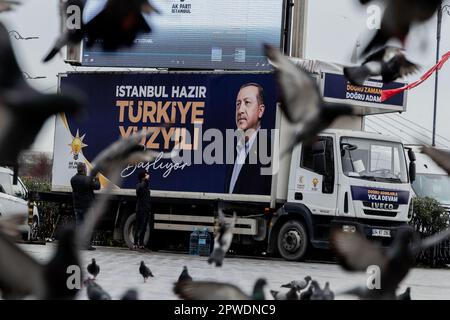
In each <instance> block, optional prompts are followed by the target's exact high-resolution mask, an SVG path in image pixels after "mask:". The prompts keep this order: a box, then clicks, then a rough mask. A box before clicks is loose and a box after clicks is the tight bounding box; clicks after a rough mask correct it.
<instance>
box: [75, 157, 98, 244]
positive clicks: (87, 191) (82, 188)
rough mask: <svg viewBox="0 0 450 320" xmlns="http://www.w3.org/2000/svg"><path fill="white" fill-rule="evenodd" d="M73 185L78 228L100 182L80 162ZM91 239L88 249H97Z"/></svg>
mask: <svg viewBox="0 0 450 320" xmlns="http://www.w3.org/2000/svg"><path fill="white" fill-rule="evenodd" d="M70 184H71V185H72V197H73V209H74V211H75V219H76V225H77V228H78V227H79V226H80V225H81V223H82V222H83V220H84V216H85V214H86V212H87V210H88V209H89V207H90V205H91V204H92V201H93V200H94V190H100V182H99V180H98V179H97V178H91V177H89V176H87V169H86V165H85V164H84V163H81V162H80V163H78V165H77V174H76V175H74V176H73V177H72V179H71V180H70ZM90 242H91V241H90V240H89V243H87V244H86V246H87V247H86V249H88V250H95V248H94V247H93V246H92V245H91V243H90Z"/></svg>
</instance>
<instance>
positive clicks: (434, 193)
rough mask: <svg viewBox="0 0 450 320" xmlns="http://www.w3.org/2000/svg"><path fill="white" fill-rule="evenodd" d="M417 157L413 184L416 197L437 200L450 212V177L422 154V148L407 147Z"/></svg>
mask: <svg viewBox="0 0 450 320" xmlns="http://www.w3.org/2000/svg"><path fill="white" fill-rule="evenodd" d="M406 148H411V149H412V150H413V151H414V153H415V155H416V180H415V181H414V182H413V184H412V188H413V191H414V195H416V196H418V197H430V198H434V199H436V200H437V201H438V202H439V203H440V204H441V206H442V207H444V208H445V209H446V211H447V212H450V177H449V176H448V175H447V173H446V172H445V171H444V170H442V169H441V168H440V167H439V166H438V165H437V164H436V163H435V162H434V161H433V160H432V159H431V158H430V157H429V156H427V155H426V154H424V153H422V152H421V147H420V146H416V145H407V146H406Z"/></svg>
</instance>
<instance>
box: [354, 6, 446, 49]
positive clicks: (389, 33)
mask: <svg viewBox="0 0 450 320" xmlns="http://www.w3.org/2000/svg"><path fill="white" fill-rule="evenodd" d="M369 2H372V0H360V3H361V4H363V5H364V4H367V3H369ZM441 3H442V0H388V1H387V7H386V10H385V11H384V15H383V18H382V21H381V28H380V29H379V30H377V32H376V34H375V36H374V37H373V38H372V40H371V41H370V42H369V44H368V45H367V47H366V48H365V50H364V52H363V54H367V53H369V52H371V51H372V50H374V49H377V48H379V47H382V46H384V45H385V44H386V43H387V42H388V41H389V40H390V39H391V38H396V39H399V40H400V41H401V42H402V43H403V44H404V43H405V41H406V37H407V36H408V33H409V31H410V29H411V27H412V25H413V24H416V23H423V22H426V21H427V20H429V19H431V18H432V17H433V16H434V14H435V13H436V11H437V10H438V9H440V6H441Z"/></svg>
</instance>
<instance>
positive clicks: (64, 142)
mask: <svg viewBox="0 0 450 320" xmlns="http://www.w3.org/2000/svg"><path fill="white" fill-rule="evenodd" d="M73 87H74V88H75V89H77V90H79V91H81V92H83V93H84V94H85V95H86V98H87V101H88V105H87V114H86V115H84V116H83V117H81V118H80V119H78V118H71V117H66V116H65V115H60V116H58V118H57V121H56V132H55V148H54V167H53V187H54V188H55V189H58V188H67V187H70V179H71V177H72V176H73V175H74V174H75V173H76V165H77V162H85V163H86V164H88V166H89V165H90V164H91V163H92V161H93V160H94V159H95V157H96V156H97V155H98V154H99V153H100V152H101V151H102V150H103V149H104V148H106V147H107V146H108V145H109V144H111V143H112V142H114V141H116V140H117V139H119V138H120V137H127V136H130V135H132V134H135V133H137V132H138V131H140V130H146V131H147V132H148V133H149V135H148V139H146V140H145V141H142V143H143V144H145V146H146V147H147V148H148V149H151V150H155V151H158V152H161V155H162V153H167V152H170V151H175V153H176V157H175V158H173V159H164V158H162V157H158V158H156V159H155V160H154V161H152V162H149V163H139V164H137V165H133V164H129V165H124V167H123V170H122V171H121V175H122V177H123V178H124V180H123V184H122V187H123V188H126V189H134V188H135V186H136V183H137V176H138V174H139V173H140V172H141V171H143V170H146V171H148V172H149V173H150V176H151V177H150V185H151V189H152V190H160V191H176V192H196V193H217V194H224V193H225V194H248V195H269V194H270V190H271V180H272V176H271V169H270V167H271V156H272V153H273V150H272V149H273V139H272V137H273V136H274V135H275V130H274V129H275V117H276V105H277V90H276V83H275V80H274V77H273V75H272V74H271V73H254V74H237V73H225V74H215V73H202V74H191V73H135V74H133V73H126V74H125V73H69V74H67V75H62V76H61V79H60V88H61V92H63V93H64V92H65V91H67V90H70V89H71V88H73ZM244 132H245V134H244ZM107 178H108V177H102V179H101V180H102V181H106V179H107Z"/></svg>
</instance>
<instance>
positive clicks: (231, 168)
mask: <svg viewBox="0 0 450 320" xmlns="http://www.w3.org/2000/svg"><path fill="white" fill-rule="evenodd" d="M235 109H236V111H235V117H236V118H235V120H236V128H237V131H238V136H239V137H238V139H237V142H236V145H235V148H234V149H233V152H234V163H233V164H228V165H227V173H226V178H225V193H233V194H246V195H269V194H270V190H271V181H272V176H271V175H268V174H267V173H265V174H262V169H263V168H267V169H266V170H268V168H270V162H269V163H262V161H261V157H260V152H262V151H264V152H265V153H266V155H267V154H268V153H269V152H270V150H271V138H270V134H269V133H268V132H269V130H264V129H262V128H261V120H262V119H263V117H264V112H265V110H266V106H265V104H264V89H263V87H262V86H261V85H259V84H257V83H246V84H244V85H243V86H241V88H240V89H239V92H238V93H237V97H236V105H235ZM262 149H264V150H262ZM227 151H228V152H229V150H227Z"/></svg>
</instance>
